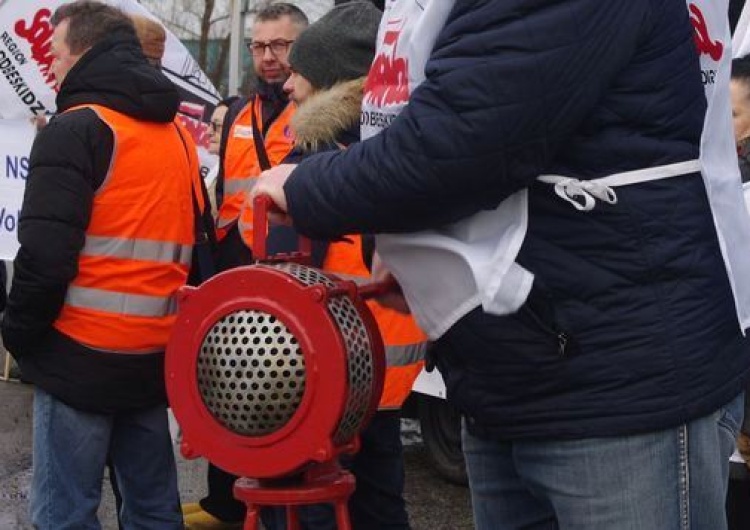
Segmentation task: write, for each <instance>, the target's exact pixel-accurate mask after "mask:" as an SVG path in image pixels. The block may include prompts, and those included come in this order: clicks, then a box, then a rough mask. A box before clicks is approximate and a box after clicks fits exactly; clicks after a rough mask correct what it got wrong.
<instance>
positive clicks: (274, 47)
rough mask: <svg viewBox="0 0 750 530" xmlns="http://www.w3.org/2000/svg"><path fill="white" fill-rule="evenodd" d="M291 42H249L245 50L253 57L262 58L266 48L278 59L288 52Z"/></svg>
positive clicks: (280, 40) (283, 40) (278, 40)
mask: <svg viewBox="0 0 750 530" xmlns="http://www.w3.org/2000/svg"><path fill="white" fill-rule="evenodd" d="M293 42H294V41H293V40H286V39H274V40H270V41H268V42H261V41H251V42H248V43H247V50H248V51H249V52H250V53H252V54H253V56H254V57H262V56H263V55H265V54H266V48H269V49H270V50H271V53H272V54H273V55H274V56H276V57H278V56H279V55H284V54H286V52H287V51H289V45H290V44H291V43H293Z"/></svg>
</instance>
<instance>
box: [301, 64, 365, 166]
mask: <svg viewBox="0 0 750 530" xmlns="http://www.w3.org/2000/svg"><path fill="white" fill-rule="evenodd" d="M364 83H365V78H364V77H361V78H359V79H354V80H352V81H344V82H343V83H338V84H336V85H334V86H332V87H331V88H329V89H328V90H323V91H321V92H317V93H315V94H314V95H312V96H310V98H309V99H308V100H307V101H305V102H304V103H303V104H302V105H300V106H299V108H298V109H297V112H296V113H295V114H294V116H293V117H292V121H291V126H292V130H293V131H294V135H295V138H294V145H295V147H296V148H297V149H299V150H300V151H303V152H317V151H319V150H321V148H322V147H323V146H326V145H331V144H334V143H344V144H348V143H351V141H345V140H343V141H342V136H346V135H348V134H350V133H351V132H352V129H358V127H359V116H360V112H361V109H362V93H363V87H364ZM353 134H354V135H356V138H354V140H355V141H356V140H358V139H359V131H358V130H357V131H355V132H354V133H353Z"/></svg>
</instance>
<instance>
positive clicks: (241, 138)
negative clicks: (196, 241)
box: [216, 3, 308, 270]
mask: <svg viewBox="0 0 750 530" xmlns="http://www.w3.org/2000/svg"><path fill="white" fill-rule="evenodd" d="M307 24H308V22H307V17H306V16H305V14H304V13H303V12H302V11H300V10H299V8H297V7H295V6H293V5H291V4H286V3H279V4H272V5H270V6H268V7H266V8H265V9H263V10H261V11H260V12H259V13H258V14H257V15H256V17H255V24H254V25H253V34H252V39H251V40H250V41H248V43H247V48H248V51H249V52H250V53H251V54H252V56H253V67H254V69H255V73H256V75H257V78H258V88H257V90H256V92H255V93H254V94H253V95H252V97H250V98H248V99H245V100H242V101H241V102H238V103H236V104H235V105H234V106H233V107H232V109H230V111H229V112H228V114H227V117H228V118H229V119H228V120H227V122H226V123H227V127H225V129H226V130H225V131H224V132H223V133H222V142H223V143H222V147H221V152H220V157H221V162H220V163H221V166H220V169H219V176H218V180H217V189H216V191H217V201H218V203H219V211H218V215H217V222H216V225H217V230H218V233H219V240H220V241H221V247H222V248H221V249H220V252H219V268H220V269H222V270H223V269H227V268H232V267H236V266H238V265H244V264H247V263H248V262H249V261H250V249H248V248H246V247H245V246H244V245H243V244H242V239H243V238H244V239H245V241H251V240H252V237H251V235H250V233H249V232H250V231H251V230H252V226H251V224H250V223H249V222H248V223H241V222H240V210H241V209H242V203H243V202H244V200H245V195H246V193H247V192H248V191H249V190H250V189H251V188H252V185H253V182H254V181H255V178H256V177H257V176H258V175H259V174H260V172H261V171H262V170H263V169H267V168H269V167H272V166H275V165H277V164H279V163H280V162H281V161H282V160H283V159H284V158H285V157H286V156H287V155H288V154H289V152H290V151H291V150H292V138H291V135H290V133H289V120H290V119H291V117H292V114H293V113H294V106H293V105H289V99H288V98H287V97H286V95H285V94H284V90H283V88H282V87H283V86H284V81H286V79H287V78H288V77H289V64H288V62H287V54H288V53H289V48H290V46H291V44H292V43H293V42H294V40H295V39H296V38H297V35H299V33H300V32H301V31H302V30H303V29H304V28H305V27H307ZM230 124H231V125H230ZM243 228H244V232H245V233H242V231H243Z"/></svg>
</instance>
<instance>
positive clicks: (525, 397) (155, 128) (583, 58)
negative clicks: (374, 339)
mask: <svg viewBox="0 0 750 530" xmlns="http://www.w3.org/2000/svg"><path fill="white" fill-rule="evenodd" d="M337 3H339V4H341V5H337V6H335V7H334V8H333V9H332V10H331V11H329V12H328V13H327V14H326V15H324V16H323V17H322V18H321V19H320V20H318V21H316V22H314V23H312V24H310V23H309V22H308V20H307V17H306V16H305V14H304V13H303V12H302V11H301V10H300V9H299V8H297V7H296V6H294V5H292V4H289V3H283V2H278V3H272V4H270V5H269V6H267V7H265V8H263V9H261V10H260V11H259V12H258V13H257V14H256V17H255V19H254V23H253V27H252V37H251V39H250V40H249V41H248V50H249V52H250V53H251V54H252V56H253V65H254V70H255V74H256V76H257V78H258V83H257V89H256V90H255V91H254V92H253V93H252V94H249V95H248V96H247V97H242V98H228V99H226V100H223V101H222V102H220V103H219V104H218V105H217V106H216V109H215V110H214V112H213V114H212V115H211V118H210V121H211V128H212V129H211V130H212V138H211V150H212V152H214V153H217V154H218V158H219V163H218V165H217V168H216V170H215V172H213V173H212V174H211V178H210V179H209V188H210V190H207V189H206V185H205V183H204V181H203V179H201V178H200V175H199V171H198V161H197V150H196V147H195V145H194V144H193V141H192V140H191V138H190V135H189V134H188V133H187V132H186V131H185V130H184V128H183V127H182V126H181V125H180V122H179V120H177V119H176V114H177V108H178V105H179V97H178V94H177V91H176V89H175V87H174V86H173V85H172V83H171V82H170V81H169V80H168V79H167V78H166V77H165V76H164V74H163V73H162V72H161V71H160V69H159V65H160V59H161V55H162V54H163V43H164V31H163V29H162V28H160V26H159V25H158V24H155V23H153V22H151V21H148V20H144V19H139V18H135V19H133V18H130V17H128V16H126V15H125V14H123V13H122V12H121V11H120V10H118V9H116V8H114V7H111V6H109V5H107V4H103V3H100V2H97V1H92V0H78V1H75V2H72V3H70V4H65V5H62V6H60V7H59V8H58V9H57V10H56V11H55V13H54V14H53V16H52V19H51V21H52V24H53V26H54V34H53V39H52V48H51V53H52V56H53V58H54V61H53V63H52V72H53V73H54V75H55V78H56V81H57V84H58V89H59V91H58V95H57V110H58V114H57V115H56V116H55V117H54V118H53V119H52V120H51V121H50V122H49V123H48V124H46V125H44V126H43V127H40V131H39V133H38V135H37V137H36V139H35V142H34V146H33V148H32V153H31V157H30V169H29V176H28V179H27V189H26V193H25V196H24V203H23V207H22V213H21V218H20V224H19V241H20V250H19V253H18V256H17V257H16V259H15V261H14V274H13V280H12V286H11V288H10V294H9V296H8V300H7V304H6V300H5V288H4V287H5V281H6V279H5V269H4V268H0V282H1V283H2V287H3V289H0V311H2V310H3V309H5V311H4V314H3V320H2V338H3V342H4V344H5V346H6V347H7V348H8V350H9V351H10V352H11V353H12V354H13V356H14V357H15V358H16V360H17V361H18V363H19V365H20V367H21V369H22V371H23V375H24V378H25V379H26V380H28V381H29V382H30V383H32V384H33V385H34V392H35V395H34V434H33V443H34V447H33V459H34V462H33V478H32V487H31V498H30V512H31V518H32V522H33V524H34V527H35V528H39V529H41V530H53V529H54V530H66V529H71V530H73V529H75V530H78V529H83V528H99V523H98V521H97V515H96V514H97V509H98V507H99V503H100V500H101V485H102V477H103V475H104V471H105V469H106V468H109V469H110V477H111V482H112V485H113V486H114V487H115V490H116V492H117V499H118V523H119V525H120V528H122V529H124V530H135V529H154V530H161V529H164V530H168V529H175V530H176V529H182V528H188V529H190V530H230V529H239V528H242V527H243V522H244V520H245V515H246V513H245V511H246V510H245V505H244V504H243V503H241V502H239V501H238V500H236V499H235V498H234V496H233V492H232V488H233V484H234V482H235V480H236V479H237V477H235V476H233V475H232V474H230V473H227V472H226V471H224V470H222V469H220V468H219V467H217V466H215V465H213V464H209V468H208V475H207V487H208V491H207V495H206V497H204V498H203V499H200V500H199V501H198V502H192V501H194V499H183V501H184V503H183V504H181V503H180V498H179V493H178V489H177V474H176V466H175V460H174V454H173V447H172V442H171V439H170V435H169V429H168V421H167V415H166V407H167V396H166V393H165V387H164V350H165V347H166V344H167V340H168V337H169V333H170V327H171V325H172V324H173V323H174V320H175V315H176V308H175V306H174V303H173V301H174V296H175V294H176V292H177V290H178V289H179V288H180V287H182V286H183V285H185V284H188V283H192V284H198V283H200V282H201V281H203V280H205V279H207V278H208V277H209V276H210V275H212V274H214V272H219V273H220V272H221V271H226V270H229V269H233V268H236V267H239V266H243V265H249V264H251V263H253V249H252V233H253V226H252V213H253V212H252V208H251V205H252V199H253V198H254V197H256V196H258V195H261V194H262V195H268V196H269V197H270V198H271V199H272V200H273V201H274V202H275V203H276V205H277V207H278V208H279V210H280V213H276V214H274V215H273V220H274V221H276V222H277V223H278V225H277V226H275V227H274V228H273V229H272V230H271V231H270V234H269V249H270V250H272V251H273V250H274V249H275V250H277V251H288V250H294V248H295V246H294V245H296V241H297V236H298V235H299V234H302V235H306V236H308V237H311V238H313V239H315V240H316V241H320V242H321V243H317V244H316V247H315V250H314V260H315V265H316V266H318V267H320V268H322V269H323V270H326V271H328V272H333V273H336V274H344V275H346V276H359V277H362V278H369V279H375V280H378V279H386V278H394V279H395V280H396V281H397V282H398V283H399V285H400V287H401V291H400V293H402V294H394V293H391V294H389V295H388V296H386V297H383V298H382V299H380V300H379V301H378V302H377V303H376V302H372V303H371V308H372V310H373V313H374V314H375V317H376V320H377V323H378V326H379V329H380V331H381V334H382V336H383V339H384V343H385V345H386V354H387V361H388V363H389V370H388V371H387V373H386V390H385V392H384V394H383V396H382V398H381V401H380V407H379V410H378V412H377V413H376V414H375V416H374V419H373V420H372V421H371V423H370V424H369V425H368V426H367V427H366V429H365V430H364V431H363V433H362V440H361V441H362V443H361V450H360V452H359V453H358V454H356V455H354V456H351V457H347V458H343V459H342V464H343V465H344V467H346V468H348V469H350V470H351V472H352V473H353V474H354V476H355V477H356V479H357V489H356V491H355V494H354V495H353V496H352V498H351V499H350V501H349V510H350V515H351V520H352V527H353V528H354V529H355V530H371V529H372V530H376V529H386V528H388V529H400V530H407V529H409V528H410V523H409V518H408V512H407V507H406V504H405V502H404V499H403V487H404V468H403V455H402V448H401V442H400V437H399V408H400V406H401V404H402V403H403V401H404V399H405V397H406V395H407V394H408V391H409V389H410V388H411V384H412V383H413V381H414V378H415V377H416V376H417V374H418V372H419V371H420V370H421V368H422V366H423V364H424V360H425V356H426V361H427V364H428V365H430V366H437V367H438V368H439V370H440V372H441V374H442V375H443V378H444V379H445V382H446V385H447V391H448V399H449V400H451V402H452V403H453V404H454V405H455V406H456V407H457V408H458V409H459V410H460V412H461V413H462V415H463V418H464V420H463V433H462V441H463V448H464V453H465V456H466V464H467V470H468V475H469V485H470V488H471V494H472V506H473V510H474V521H475V525H476V528H478V529H479V530H506V529H507V530H516V529H517V530H521V529H523V528H539V529H547V528H549V529H556V528H559V529H562V530H566V529H569V530H573V529H576V530H589V529H590V530H601V529H608V530H609V529H612V530H636V529H637V530H642V529H646V530H651V529H654V530H656V529H659V530H669V529H675V530H677V529H678V528H687V527H690V528H693V529H697V530H722V529H731V530H739V529H740V528H745V527H746V526H747V525H748V524H750V522H748V514H747V509H746V508H743V506H747V505H750V478H749V477H748V473H747V470H746V469H745V467H743V466H742V465H741V464H740V467H739V469H740V470H741V471H737V467H736V466H735V468H734V471H731V472H730V457H732V455H733V453H735V450H737V454H739V455H740V458H748V457H749V455H748V453H750V442H748V436H750V427H749V426H748V422H747V421H746V422H745V423H744V424H743V415H744V416H745V417H746V419H747V416H748V414H747V412H750V411H748V405H747V401H746V400H745V398H744V395H743V391H744V390H745V389H746V388H747V385H748V378H749V377H750V351H749V349H750V344H748V339H747V338H746V337H745V335H744V331H746V330H747V328H750V257H748V256H750V253H748V252H745V251H744V250H743V249H747V248H750V217H748V215H747V211H746V209H745V204H744V201H743V196H742V195H743V191H742V185H741V180H742V181H748V176H747V173H748V167H750V166H749V165H748V160H749V159H750V148H749V147H748V145H750V144H749V142H748V138H750V65H749V64H748V60H747V59H740V60H736V61H734V63H733V64H730V61H731V59H730V58H729V56H728V55H727V54H724V55H723V56H720V57H718V56H717V57H714V56H713V55H712V56H711V57H710V58H707V57H705V54H704V55H701V54H700V53H699V51H700V50H699V46H698V47H697V46H696V42H697V41H696V39H695V38H694V28H693V25H691V18H690V17H691V14H692V15H695V10H696V9H697V10H698V13H700V15H701V20H702V24H704V25H705V31H706V32H708V34H710V35H712V36H714V38H717V39H720V40H721V41H722V42H723V41H728V39H729V31H730V28H729V25H728V24H727V20H726V13H727V11H728V3H727V2H726V1H725V2H707V1H697V2H693V3H692V4H691V6H690V9H691V11H689V10H688V8H687V5H686V2H685V0H661V1H659V2H654V1H653V0H627V1H621V2H608V3H602V2H601V1H600V0H569V1H566V2H552V1H541V2H534V1H530V0H518V1H515V2H486V1H480V0H471V1H461V2H458V1H449V0H446V1H440V2H437V1H433V2H414V1H410V0H391V1H389V2H387V3H386V4H385V5H383V2H380V3H378V2H374V3H372V2H364V1H353V2H351V1H350V2H337ZM376 6H377V7H376ZM159 43H161V44H159ZM702 60H703V61H708V60H711V61H713V63H712V68H715V70H716V72H718V74H717V79H719V82H717V83H716V85H715V86H714V85H712V86H704V85H703V84H702V83H701V76H700V69H701V61H702ZM730 67H731V78H732V81H731V83H730V82H729V72H730ZM722 79H724V82H722V81H721V80H722ZM730 98H731V107H732V115H733V117H734V131H733V130H732V126H731V122H730V120H729V113H728V108H729V101H730ZM717 109H724V110H727V112H724V113H722V112H721V111H720V110H717ZM248 131H249V132H248ZM733 132H734V138H732V136H733V134H732V133H733ZM732 146H736V147H737V152H738V154H739V168H738V165H737V162H738V157H737V156H735V153H734V151H732V149H731V148H732ZM739 169H741V170H742V178H740V171H739ZM209 197H211V198H210V199H209ZM749 202H750V201H749ZM186 204H187V205H190V204H192V205H193V208H187V209H186V208H185V205H186ZM212 204H213V208H212ZM214 226H215V231H214ZM214 236H215V237H214ZM746 255H747V256H746ZM207 261H210V265H209V266H205V264H206V262H207ZM745 271H748V272H747V274H745ZM6 305H7V307H6ZM420 328H421V329H420ZM422 330H424V331H422ZM428 344H430V347H429V349H428ZM734 458H735V460H736V454H735V457H734ZM743 499H744V501H743ZM743 502H744V504H743ZM727 512H728V513H727ZM262 518H263V522H264V525H265V527H266V528H267V529H269V530H282V529H283V528H285V527H286V521H285V519H286V517H285V513H284V511H277V510H273V509H267V510H264V511H263V513H262ZM300 522H301V527H302V528H304V529H305V530H327V529H331V530H332V529H334V528H336V520H335V517H334V515H333V511H332V509H331V507H330V506H326V505H314V506H309V507H306V508H305V509H304V510H302V511H301V513H300Z"/></svg>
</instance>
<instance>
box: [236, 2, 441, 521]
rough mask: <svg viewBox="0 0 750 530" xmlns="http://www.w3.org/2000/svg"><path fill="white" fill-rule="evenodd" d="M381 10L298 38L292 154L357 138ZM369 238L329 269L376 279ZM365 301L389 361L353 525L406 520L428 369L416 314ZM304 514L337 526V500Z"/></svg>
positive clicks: (276, 515)
mask: <svg viewBox="0 0 750 530" xmlns="http://www.w3.org/2000/svg"><path fill="white" fill-rule="evenodd" d="M381 15H382V13H381V12H380V11H379V10H378V9H377V8H376V7H375V6H374V5H373V4H372V3H370V2H365V1H360V2H347V3H345V4H342V5H339V6H336V7H334V8H333V10H331V11H329V12H328V13H327V14H326V15H325V16H323V18H321V19H320V20H318V21H317V22H315V23H314V24H312V25H311V26H310V27H309V28H308V29H307V30H305V31H304V32H303V33H302V34H301V35H300V36H299V38H298V39H297V42H296V43H295V45H294V47H293V48H292V50H291V52H290V55H289V63H290V65H291V69H292V73H291V76H290V77H289V80H288V81H287V82H286V84H285V85H284V88H285V90H286V91H287V92H288V93H289V95H290V98H291V99H292V100H293V101H294V102H295V104H296V105H297V112H296V113H295V114H294V116H293V117H292V118H291V128H292V132H293V134H294V138H295V151H294V153H293V154H292V157H290V158H295V159H299V158H301V157H304V156H308V155H310V154H312V153H315V152H321V151H329V150H337V149H345V148H347V147H348V146H349V145H351V144H352V143H355V142H357V141H358V140H359V117H360V107H361V103H362V96H363V94H362V89H363V85H364V76H365V75H366V74H367V71H368V70H369V67H370V64H371V62H372V59H373V57H374V55H375V38H376V35H377V28H378V25H379V23H380V18H381ZM248 204H249V201H246V203H245V205H248ZM272 237H273V232H272V233H271V236H270V237H269V242H268V245H269V247H271V246H272V245H273V244H274V243H275V242H273V241H271V239H270V238H272ZM293 240H295V241H296V239H294V238H293ZM246 243H247V244H249V243H250V241H249V240H247V241H246ZM371 243H372V241H370V238H369V237H368V236H359V235H350V236H347V237H346V238H345V240H342V241H336V242H331V243H330V244H329V245H328V248H327V251H326V252H325V258H324V259H323V262H322V269H323V270H324V271H326V272H329V273H334V274H336V275H337V276H339V277H342V278H346V279H351V280H354V281H356V282H357V283H365V282H367V281H369V278H370V272H369V266H370V262H371V259H372V252H371V250H372V245H371ZM286 250H293V249H286ZM367 305H368V306H369V308H370V310H371V311H372V312H373V315H374V317H375V319H376V321H377V324H378V328H379V329H380V332H381V334H382V336H383V342H384V343H385V346H386V361H387V370H386V378H385V385H384V390H383V394H382V396H381V399H380V406H379V410H378V412H377V413H376V414H375V415H374V417H373V419H372V420H371V422H370V423H369V424H368V426H367V427H366V428H365V429H364V430H363V432H362V433H361V448H360V451H359V452H358V453H357V454H355V455H353V456H351V457H344V458H342V464H343V465H344V466H346V467H347V468H349V469H350V470H351V471H352V472H353V474H354V476H355V478H356V480H357V487H356V490H355V492H354V494H353V495H352V497H351V498H350V500H349V511H350V517H351V521H352V528H353V529H354V530H377V529H383V528H388V529H391V530H407V529H409V528H410V526H409V519H408V514H407V511H406V506H405V503H404V499H403V488H404V463H403V453H402V445H401V437H400V427H401V422H400V408H401V405H402V404H403V402H404V401H405V400H406V398H407V397H408V395H409V393H410V392H411V387H412V384H413V383H414V380H415V379H416V377H417V375H418V374H419V372H420V371H421V369H422V366H423V359H424V355H425V351H426V348H427V338H426V336H425V335H424V333H423V332H422V331H421V330H420V329H419V328H418V327H417V325H416V323H415V322H414V319H413V318H412V317H411V315H405V314H401V313H398V312H396V311H394V310H392V309H387V308H385V307H383V306H381V305H379V304H378V303H377V302H374V301H368V302H367ZM262 517H263V523H264V525H265V527H266V528H268V529H269V530H280V529H282V528H284V527H285V512H284V510H264V512H263V514H262ZM300 518H301V523H302V528H303V529H304V530H328V529H333V528H335V527H336V524H335V517H334V514H333V509H332V508H331V506H330V505H316V506H312V507H306V508H302V509H301V510H300Z"/></svg>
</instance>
